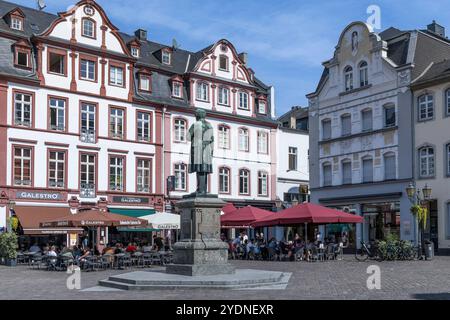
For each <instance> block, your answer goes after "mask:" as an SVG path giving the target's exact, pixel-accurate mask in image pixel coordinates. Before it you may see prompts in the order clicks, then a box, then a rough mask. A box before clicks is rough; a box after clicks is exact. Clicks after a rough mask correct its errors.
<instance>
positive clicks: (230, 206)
mask: <svg viewBox="0 0 450 320" xmlns="http://www.w3.org/2000/svg"><path fill="white" fill-rule="evenodd" d="M236 210H237V208H236V207H235V206H234V204H232V203H228V204H227V205H226V206H225V207H223V208H222V212H223V213H224V214H228V213H231V212H233V211H236Z"/></svg>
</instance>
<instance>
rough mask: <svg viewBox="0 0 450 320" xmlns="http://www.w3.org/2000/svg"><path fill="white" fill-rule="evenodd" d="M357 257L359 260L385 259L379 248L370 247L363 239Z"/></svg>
mask: <svg viewBox="0 0 450 320" xmlns="http://www.w3.org/2000/svg"><path fill="white" fill-rule="evenodd" d="M355 258H356V260H358V261H361V262H363V261H367V259H372V260H377V261H383V258H382V257H381V255H380V253H379V251H378V249H377V248H369V247H368V246H367V245H366V243H365V242H364V241H361V248H360V249H357V250H356V253H355Z"/></svg>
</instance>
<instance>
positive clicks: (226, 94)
mask: <svg viewBox="0 0 450 320" xmlns="http://www.w3.org/2000/svg"><path fill="white" fill-rule="evenodd" d="M218 100H219V104H222V105H225V106H229V105H230V89H228V88H226V87H219V99H218Z"/></svg>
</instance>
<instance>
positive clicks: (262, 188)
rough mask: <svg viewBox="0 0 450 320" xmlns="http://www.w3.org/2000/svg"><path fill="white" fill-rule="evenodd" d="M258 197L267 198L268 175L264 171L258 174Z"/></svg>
mask: <svg viewBox="0 0 450 320" xmlns="http://www.w3.org/2000/svg"><path fill="white" fill-rule="evenodd" d="M258 196H260V197H267V196H269V174H268V173H267V172H266V171H259V172H258Z"/></svg>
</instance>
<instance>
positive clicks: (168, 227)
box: [153, 224, 180, 230]
mask: <svg viewBox="0 0 450 320" xmlns="http://www.w3.org/2000/svg"><path fill="white" fill-rule="evenodd" d="M153 227H154V228H155V229H159V230H178V229H180V226H179V225H177V224H154V225H153Z"/></svg>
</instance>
